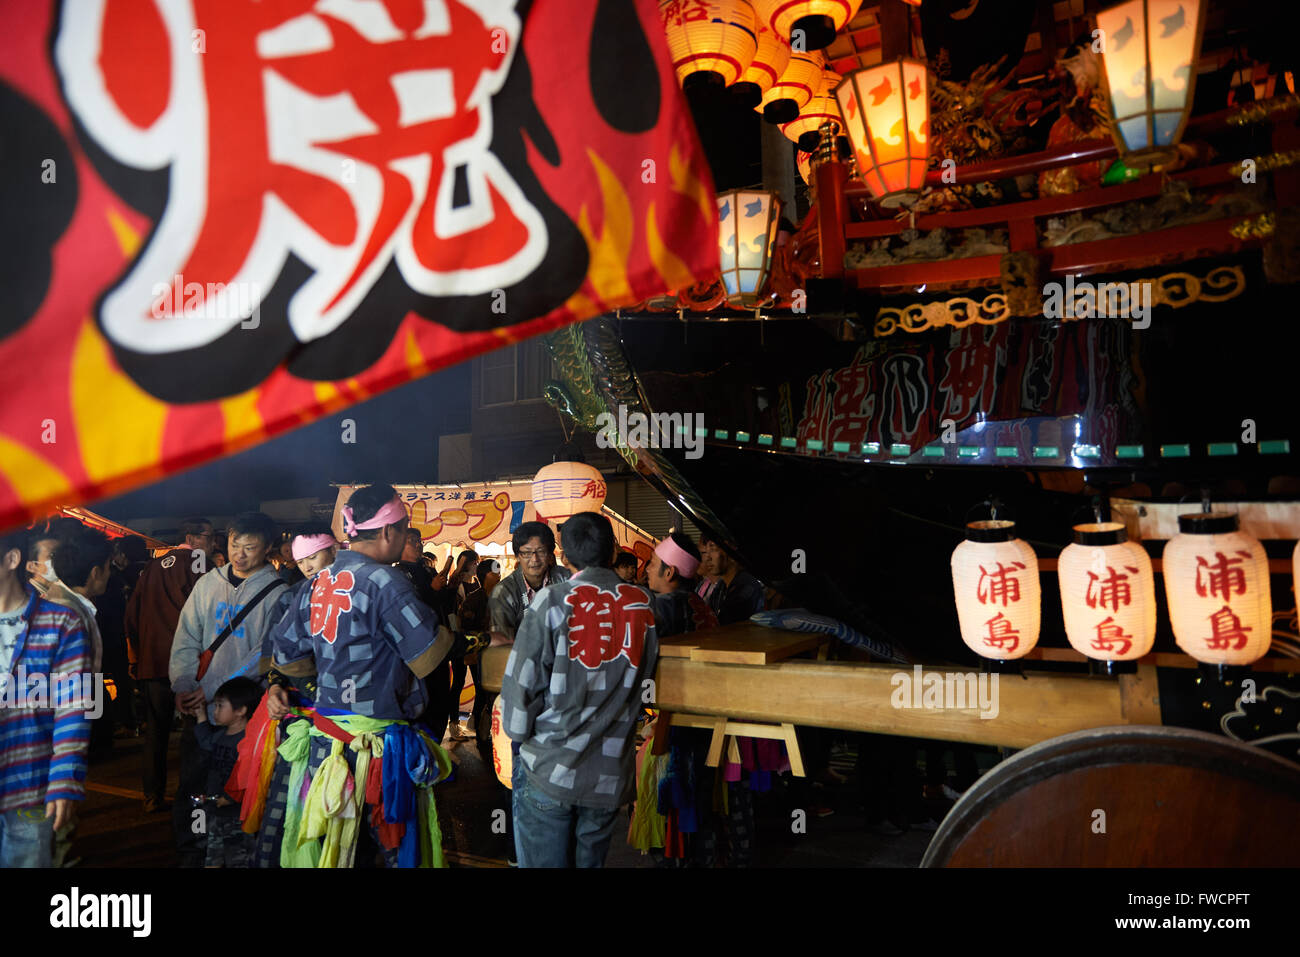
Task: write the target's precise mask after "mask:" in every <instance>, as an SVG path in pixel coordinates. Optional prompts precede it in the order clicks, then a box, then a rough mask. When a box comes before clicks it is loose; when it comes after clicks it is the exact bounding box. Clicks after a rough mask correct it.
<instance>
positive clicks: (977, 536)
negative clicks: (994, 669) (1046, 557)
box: [952, 520, 1042, 660]
mask: <svg viewBox="0 0 1300 957" xmlns="http://www.w3.org/2000/svg"><path fill="white" fill-rule="evenodd" d="M952 587H953V593H954V594H955V596H956V598H957V620H958V622H960V624H961V639H962V641H964V642H966V646H967V647H968V648H970V649H971V651H974V652H975V653H976V654H979V655H983V656H984V657H985V658H995V659H998V660H1009V659H1012V658H1021V657H1023V656H1024V655H1026V654H1028V653H1029V652H1030V651H1031V650H1032V649H1033V647H1034V645H1036V644H1038V629H1039V624H1040V621H1041V615H1042V591H1041V589H1040V587H1039V583H1038V558H1037V556H1035V555H1034V550H1033V549H1032V548H1030V547H1029V543H1028V542H1025V541H1023V540H1021V539H1019V538H1016V523H1015V522H1007V521H997V520H994V521H986V522H971V523H970V524H968V525H967V526H966V541H964V542H962V543H961V544H960V545H958V546H957V548H956V549H955V550H954V551H953V553H952Z"/></svg>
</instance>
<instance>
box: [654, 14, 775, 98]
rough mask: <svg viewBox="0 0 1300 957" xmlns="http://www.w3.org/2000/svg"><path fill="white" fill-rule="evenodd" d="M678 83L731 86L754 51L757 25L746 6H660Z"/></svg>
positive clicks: (745, 66)
mask: <svg viewBox="0 0 1300 957" xmlns="http://www.w3.org/2000/svg"><path fill="white" fill-rule="evenodd" d="M659 18H660V20H661V21H662V22H663V25H664V33H665V34H666V35H667V37H668V53H669V55H670V56H671V57H672V59H673V69H675V70H676V71H677V80H678V82H679V83H681V84H682V86H686V82H687V80H688V79H689V80H691V81H692V82H696V81H704V82H713V83H716V82H719V81H720V82H721V83H722V85H723V86H731V84H733V83H735V82H736V81H737V80H738V79H740V75H741V74H742V73H744V72H745V70H747V69H748V68H749V65H750V63H751V62H753V59H754V54H755V53H756V52H757V50H758V20H757V19H756V18H755V16H754V8H753V7H751V6H750V5H749V3H748V0H659Z"/></svg>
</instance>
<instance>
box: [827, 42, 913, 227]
mask: <svg viewBox="0 0 1300 957" xmlns="http://www.w3.org/2000/svg"><path fill="white" fill-rule="evenodd" d="M835 98H836V99H837V100H838V101H839V106H840V113H841V114H842V115H843V117H844V129H845V131H846V132H847V133H848V136H849V142H850V143H851V144H852V146H853V155H854V157H856V159H857V161H858V171H859V174H860V175H861V177H862V179H863V181H864V182H865V183H866V184H867V188H868V189H869V190H871V194H872V195H873V196H874V197H875V198H876V199H877V200H878V201H879V202H880V204H881V205H882V206H886V207H891V208H892V207H895V206H902V205H905V204H911V203H912V202H914V201H915V200H916V197H917V196H918V195H919V193H920V191H921V188H922V187H923V186H924V185H925V164H926V162H927V160H928V159H929V155H930V87H929V80H928V77H927V74H926V69H925V64H924V63H922V62H920V61H919V60H909V59H900V60H895V61H893V62H892V63H883V64H881V65H880V66H873V67H868V68H866V69H864V70H854V71H853V72H852V73H849V74H847V75H846V76H845V77H844V82H842V83H841V84H840V85H839V87H837V88H836V90H835Z"/></svg>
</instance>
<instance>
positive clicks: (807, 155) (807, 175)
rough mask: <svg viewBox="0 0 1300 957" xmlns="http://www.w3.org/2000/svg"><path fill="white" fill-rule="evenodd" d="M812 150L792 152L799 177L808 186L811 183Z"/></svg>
mask: <svg viewBox="0 0 1300 957" xmlns="http://www.w3.org/2000/svg"><path fill="white" fill-rule="evenodd" d="M812 158H813V155H812V151H811V150H796V151H795V154H794V165H795V169H797V170H798V171H799V178H800V179H802V180H803V181H804V183H805V184H807V185H808V186H811V185H812Z"/></svg>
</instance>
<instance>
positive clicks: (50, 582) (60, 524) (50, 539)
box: [27, 518, 83, 597]
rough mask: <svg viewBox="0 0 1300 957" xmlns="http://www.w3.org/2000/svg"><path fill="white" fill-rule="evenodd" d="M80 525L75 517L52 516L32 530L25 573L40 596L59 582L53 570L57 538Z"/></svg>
mask: <svg viewBox="0 0 1300 957" xmlns="http://www.w3.org/2000/svg"><path fill="white" fill-rule="evenodd" d="M82 527H83V526H82V524H81V523H80V522H79V521H77V520H76V519H75V518H52V519H50V520H49V521H47V522H45V524H44V525H41V526H39V527H38V528H37V529H35V530H34V531H33V532H32V537H31V546H30V547H29V548H28V551H27V575H28V581H30V582H31V584H32V587H33V588H35V589H36V590H37V591H38V592H39V593H40V594H41V597H45V596H47V595H49V592H50V589H51V588H52V587H53V586H55V585H57V584H60V582H59V576H58V573H56V572H55V570H54V553H55V551H56V550H57V549H58V547H59V539H60V538H65V537H67V536H69V535H72V534H74V533H75V531H76V529H79V528H82Z"/></svg>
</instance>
